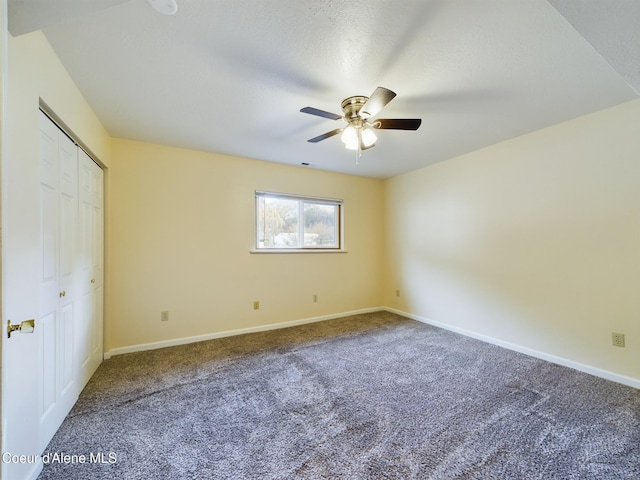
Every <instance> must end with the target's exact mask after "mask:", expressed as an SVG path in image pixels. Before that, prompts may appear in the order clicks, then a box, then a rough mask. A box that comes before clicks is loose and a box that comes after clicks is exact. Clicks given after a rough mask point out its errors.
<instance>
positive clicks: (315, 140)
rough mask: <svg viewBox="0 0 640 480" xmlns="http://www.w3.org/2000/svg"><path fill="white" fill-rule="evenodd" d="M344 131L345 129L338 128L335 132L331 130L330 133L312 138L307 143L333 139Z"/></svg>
mask: <svg viewBox="0 0 640 480" xmlns="http://www.w3.org/2000/svg"><path fill="white" fill-rule="evenodd" d="M342 130H344V128H336V129H335V130H331V131H330V132H327V133H323V134H322V135H318V136H317V137H313V138H310V139H309V140H307V142H311V143H318V142H319V141H321V140H324V139H326V138H329V137H333V136H334V135H337V134H339V133H340V132H342Z"/></svg>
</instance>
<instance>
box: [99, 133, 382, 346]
mask: <svg viewBox="0 0 640 480" xmlns="http://www.w3.org/2000/svg"><path fill="white" fill-rule="evenodd" d="M110 173H111V198H112V202H111V217H112V219H113V220H112V225H111V244H110V245H111V265H110V267H111V278H110V286H111V289H112V297H111V304H110V305H111V310H110V319H109V331H108V338H109V344H108V345H107V346H106V348H107V350H111V349H117V348H122V347H127V346H131V345H139V344H145V343H154V342H162V341H166V340H171V339H176V338H183V337H191V336H199V335H208V334H212V333H216V332H229V331H234V330H239V329H244V328H253V327H261V326H268V325H272V324H276V323H281V322H289V321H297V320H303V319H308V318H314V317H318V316H324V315H331V314H336V313H340V312H348V311H354V310H359V309H367V308H375V307H379V306H380V305H381V299H382V298H381V289H380V286H381V283H382V281H381V270H382V266H381V262H380V259H381V257H382V236H383V228H382V225H381V222H380V220H381V214H380V212H381V209H382V181H380V180H374V179H366V178H360V177H354V176H347V175H340V174H334V173H328V172H322V171H318V170H312V169H305V168H302V167H291V166H284V165H277V164H273V163H266V162H260V161H255V160H249V159H244V158H237V157H230V156H224V155H216V154H210V153H202V152H196V151H191V150H185V149H177V148H169V147H164V146H159V145H151V144H146V143H139V142H134V141H128V140H114V142H113V160H112V168H111V172H110ZM255 190H268V191H276V192H284V193H299V194H304V195H312V196H321V197H331V198H341V199H344V205H345V207H344V208H345V245H346V248H347V250H348V253H327V254H324V253H316V254H311V253H304V254H251V253H250V249H251V248H252V247H253V246H254V235H255V233H254V232H255V201H254V191H255ZM313 294H318V298H319V301H318V303H313V302H312V299H313ZM254 300H259V301H260V306H261V308H260V310H258V311H254V310H253V301H254ZM163 310H168V311H169V317H170V320H169V321H168V322H161V321H160V312H161V311H163Z"/></svg>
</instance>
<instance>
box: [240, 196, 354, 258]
mask: <svg viewBox="0 0 640 480" xmlns="http://www.w3.org/2000/svg"><path fill="white" fill-rule="evenodd" d="M263 197H272V198H282V199H285V200H295V201H297V202H298V208H299V209H300V210H299V219H300V221H299V222H298V238H303V236H304V220H303V219H304V215H303V209H304V204H305V203H318V204H321V205H332V206H337V207H338V214H337V216H338V218H337V220H336V228H337V229H338V232H337V235H336V237H337V241H338V245H337V246H336V247H312V246H309V247H305V246H304V245H302V246H299V247H297V248H273V247H269V248H265V247H260V218H259V212H260V207H259V202H260V198H263ZM344 252H346V250H345V248H344V201H343V200H341V199H337V198H325V197H312V196H309V195H298V194H292V193H279V192H267V191H262V190H256V192H255V235H254V248H253V249H252V250H251V253H344Z"/></svg>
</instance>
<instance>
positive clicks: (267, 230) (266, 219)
mask: <svg viewBox="0 0 640 480" xmlns="http://www.w3.org/2000/svg"><path fill="white" fill-rule="evenodd" d="M298 204H299V202H298V201H297V200H290V199H284V198H270V197H260V198H259V202H258V247H260V248H298V247H299V246H300V245H299V243H298Z"/></svg>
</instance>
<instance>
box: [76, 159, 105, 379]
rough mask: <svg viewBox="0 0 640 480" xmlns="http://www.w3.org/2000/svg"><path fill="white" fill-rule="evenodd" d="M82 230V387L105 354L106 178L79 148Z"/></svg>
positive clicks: (80, 247)
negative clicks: (103, 337)
mask: <svg viewBox="0 0 640 480" xmlns="http://www.w3.org/2000/svg"><path fill="white" fill-rule="evenodd" d="M78 157H79V163H78V164H79V176H80V180H79V183H80V188H79V199H80V203H79V208H80V210H79V232H80V245H79V248H78V254H79V261H80V295H81V309H80V310H81V312H82V313H81V316H80V321H79V328H78V338H77V343H76V344H77V345H78V347H79V350H78V354H79V369H80V372H79V377H80V388H81V389H82V388H84V386H85V385H86V383H87V382H88V381H89V378H91V375H93V373H94V372H95V371H96V369H97V368H98V366H99V365H100V363H101V362H102V357H103V347H102V345H103V343H102V342H103V340H102V329H103V327H102V324H103V313H102V312H103V298H104V293H103V292H104V288H103V285H104V280H103V278H104V260H103V259H104V253H103V252H104V241H103V239H104V179H103V171H102V168H100V167H99V166H98V165H97V164H96V163H95V162H94V161H93V160H92V159H91V158H90V157H89V156H88V155H87V154H86V153H85V152H83V151H82V150H80V151H79V154H78Z"/></svg>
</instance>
